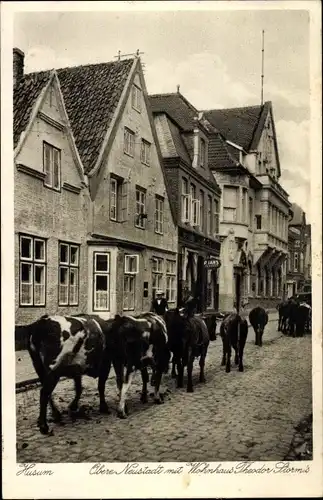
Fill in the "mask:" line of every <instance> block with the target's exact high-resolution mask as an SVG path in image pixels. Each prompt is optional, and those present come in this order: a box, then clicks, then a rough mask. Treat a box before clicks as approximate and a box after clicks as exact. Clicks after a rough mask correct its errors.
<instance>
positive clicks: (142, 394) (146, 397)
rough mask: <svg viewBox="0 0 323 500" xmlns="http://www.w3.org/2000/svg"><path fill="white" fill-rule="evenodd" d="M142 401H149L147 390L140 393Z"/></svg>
mask: <svg viewBox="0 0 323 500" xmlns="http://www.w3.org/2000/svg"><path fill="white" fill-rule="evenodd" d="M140 401H141V403H143V404H144V403H148V396H147V393H146V392H144V393H141V394H140Z"/></svg>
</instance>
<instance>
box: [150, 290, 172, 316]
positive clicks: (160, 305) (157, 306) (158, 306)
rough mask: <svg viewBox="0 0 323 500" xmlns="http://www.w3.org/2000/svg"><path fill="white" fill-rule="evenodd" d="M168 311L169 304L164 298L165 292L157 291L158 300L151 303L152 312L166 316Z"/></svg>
mask: <svg viewBox="0 0 323 500" xmlns="http://www.w3.org/2000/svg"><path fill="white" fill-rule="evenodd" d="M166 311H168V302H167V300H166V299H165V297H164V292H163V290H157V292H156V298H155V299H153V301H152V303H151V312H154V313H156V314H158V315H159V316H164V314H165V312H166Z"/></svg>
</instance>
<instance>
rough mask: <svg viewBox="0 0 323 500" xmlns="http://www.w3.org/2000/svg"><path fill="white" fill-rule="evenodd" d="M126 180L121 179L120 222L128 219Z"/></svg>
mask: <svg viewBox="0 0 323 500" xmlns="http://www.w3.org/2000/svg"><path fill="white" fill-rule="evenodd" d="M128 184H129V182H128V181H123V183H122V188H121V222H125V221H126V220H128V200H129V196H128Z"/></svg>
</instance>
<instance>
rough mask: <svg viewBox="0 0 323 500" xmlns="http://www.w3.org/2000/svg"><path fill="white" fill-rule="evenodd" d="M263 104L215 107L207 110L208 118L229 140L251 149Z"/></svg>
mask: <svg viewBox="0 0 323 500" xmlns="http://www.w3.org/2000/svg"><path fill="white" fill-rule="evenodd" d="M262 109H263V106H246V107H243V108H229V109H213V110H208V111H205V116H206V118H207V119H208V120H209V121H210V122H211V124H212V125H214V126H215V127H216V128H217V129H218V130H219V132H221V134H222V135H223V136H224V137H225V138H226V139H228V140H229V141H232V142H234V143H235V144H238V145H239V146H241V147H243V148H244V149H245V150H247V151H248V150H249V148H250V146H251V143H252V139H253V136H254V133H255V130H256V128H257V126H258V123H259V119H260V116H261V112H262Z"/></svg>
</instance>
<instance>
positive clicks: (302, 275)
mask: <svg viewBox="0 0 323 500" xmlns="http://www.w3.org/2000/svg"><path fill="white" fill-rule="evenodd" d="M292 210H293V213H294V215H293V218H292V220H291V221H290V222H289V225H288V252H289V253H288V266H287V283H286V284H287V296H288V297H291V296H292V295H295V294H297V293H298V292H301V291H303V287H304V285H305V280H306V279H307V274H308V267H307V268H306V263H305V258H306V256H307V248H306V247H307V244H308V241H307V240H308V238H307V226H306V215H305V212H304V210H303V209H302V208H301V207H300V206H299V205H297V204H296V203H293V204H292Z"/></svg>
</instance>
